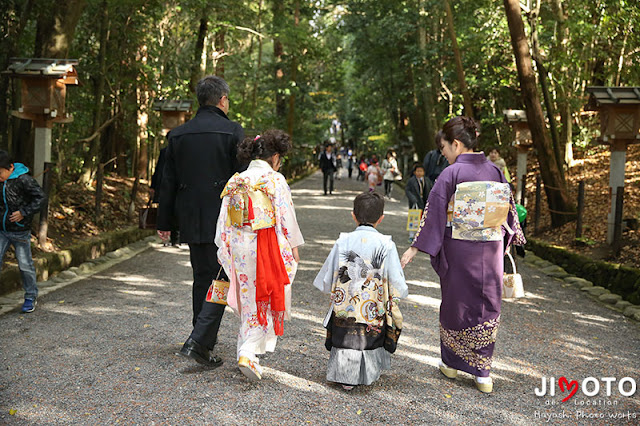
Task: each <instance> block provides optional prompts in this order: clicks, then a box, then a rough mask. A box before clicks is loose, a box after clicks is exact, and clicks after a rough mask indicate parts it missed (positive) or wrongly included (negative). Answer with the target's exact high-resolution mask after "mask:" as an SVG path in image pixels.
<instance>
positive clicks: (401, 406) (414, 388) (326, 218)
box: [0, 173, 640, 424]
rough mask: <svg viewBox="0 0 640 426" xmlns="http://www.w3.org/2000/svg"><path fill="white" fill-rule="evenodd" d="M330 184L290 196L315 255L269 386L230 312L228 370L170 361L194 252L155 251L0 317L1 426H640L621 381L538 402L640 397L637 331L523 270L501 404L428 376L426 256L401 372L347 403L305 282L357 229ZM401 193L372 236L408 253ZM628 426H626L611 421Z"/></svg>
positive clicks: (415, 272)
mask: <svg viewBox="0 0 640 426" xmlns="http://www.w3.org/2000/svg"><path fill="white" fill-rule="evenodd" d="M321 185H322V183H321V175H320V174H319V173H316V174H314V175H313V176H311V177H310V178H308V179H305V180H303V181H301V182H298V183H297V184H295V185H294V186H293V193H294V202H295V204H296V211H297V214H298V218H299V221H300V225H301V228H302V231H303V234H304V236H305V239H306V245H305V246H304V247H303V248H302V249H301V253H300V254H301V257H302V262H301V265H300V269H299V272H298V276H297V277H296V281H295V282H294V284H293V285H294V287H293V289H294V292H293V294H294V299H293V319H292V321H290V322H288V323H286V324H285V335H284V337H283V338H282V339H281V340H280V342H279V344H278V347H277V349H276V352H275V353H273V354H269V355H267V356H265V357H264V358H263V361H262V363H263V364H264V365H265V366H266V369H265V370H266V374H265V377H264V379H263V380H262V381H261V382H259V383H256V384H251V383H248V382H247V381H246V380H245V378H244V377H243V376H242V374H241V373H240V372H239V370H238V369H237V367H236V365H235V363H234V360H235V347H236V334H237V326H238V320H237V319H236V318H235V317H234V316H233V314H231V313H230V312H227V314H226V315H225V317H224V319H223V323H222V328H221V332H220V335H219V342H220V343H219V345H218V346H217V347H216V350H217V353H218V354H219V355H221V356H222V357H223V359H224V360H225V364H224V365H223V366H222V367H220V368H218V369H215V370H207V369H204V368H202V367H200V366H198V365H197V364H195V363H193V362H190V361H189V360H186V359H184V358H182V357H179V356H177V355H176V352H177V351H178V350H179V349H180V346H181V345H182V342H183V341H184V339H186V337H187V336H188V334H189V332H190V328H189V323H190V312H189V311H190V306H191V305H190V295H191V291H190V285H191V277H190V274H191V269H190V266H189V257H188V249H187V248H186V247H183V248H162V247H160V246H156V247H154V248H153V249H151V250H147V251H145V252H143V253H141V254H139V255H137V256H136V257H134V258H132V259H129V260H127V261H124V262H122V263H120V264H119V265H116V266H114V267H112V268H110V269H107V270H105V271H102V272H100V273H98V274H96V275H94V276H92V277H90V278H86V279H84V280H81V281H78V282H76V283H74V284H71V285H69V286H68V287H65V288H62V289H60V290H57V291H55V292H52V293H50V294H48V295H46V296H44V297H41V298H40V300H39V305H38V309H37V310H36V312H35V313H33V314H29V315H21V314H18V313H16V312H11V313H9V314H6V315H3V316H0V329H2V330H4V331H3V332H2V336H1V337H0V362H1V364H0V365H1V368H0V423H7V424H58V423H59V424H114V423H118V422H121V423H126V424H205V423H206V424H261V423H278V424H308V423H311V424H326V423H332V422H336V423H337V422H340V423H351V424H364V423H373V424H389V423H392V424H432V423H438V424H496V423H507V424H531V423H544V422H545V421H546V420H547V417H548V416H562V415H564V416H565V419H558V418H557V417H554V418H552V420H551V421H552V422H554V423H555V422H560V421H562V422H563V423H568V424H584V423H593V424H607V423H611V424H619V423H636V424H638V422H640V390H639V391H637V392H636V393H635V395H633V396H629V397H625V396H621V395H620V394H619V391H618V382H617V381H616V382H615V383H614V386H613V387H612V394H611V396H607V395H606V389H605V388H604V382H601V385H602V389H601V391H600V393H599V394H598V395H596V396H593V397H587V396H585V395H584V394H583V393H582V391H581V390H578V392H577V394H576V395H575V396H574V397H573V398H572V399H570V400H569V401H567V402H561V400H562V398H564V397H565V396H566V395H567V393H566V392H565V393H562V392H561V391H560V390H559V389H557V386H556V396H553V397H552V396H544V397H538V396H536V395H535V394H534V389H535V388H536V387H539V386H540V385H541V378H542V377H547V378H548V377H555V378H556V383H557V378H559V377H561V376H565V377H567V379H569V380H570V381H571V380H578V381H579V382H580V383H582V381H583V380H584V379H585V378H588V377H595V378H597V379H600V378H603V377H615V378H616V379H617V380H620V379H621V378H623V377H631V378H633V379H634V380H635V381H636V382H637V383H638V385H639V386H640V327H639V326H638V323H636V322H633V321H631V320H629V319H627V318H625V317H624V316H622V314H620V313H618V312H615V311H613V310H611V309H610V308H608V307H606V306H604V305H602V304H599V303H597V302H595V301H593V300H591V299H590V298H588V297H587V296H586V295H584V294H583V293H581V292H580V291H579V290H578V289H576V288H574V287H570V286H567V285H565V284H563V283H562V282H560V281H557V280H555V279H553V278H550V277H547V276H546V275H544V274H542V273H541V272H540V271H539V270H537V269H532V268H530V267H528V266H527V265H524V264H523V263H522V262H520V265H521V266H520V272H521V273H522V274H523V278H524V281H525V287H526V289H527V291H528V292H529V294H528V297H527V298H526V299H521V300H519V301H517V302H505V303H504V304H503V313H502V326H501V328H500V331H499V333H498V341H497V344H496V358H495V360H494V369H493V377H494V380H495V382H496V384H495V389H494V393H493V394H491V395H484V394H481V393H480V392H478V391H477V390H476V389H475V387H474V385H473V382H472V380H471V376H469V375H466V374H460V376H459V377H458V378H457V379H456V380H449V379H446V378H445V377H444V376H443V375H442V374H440V372H439V371H438V370H437V368H436V367H435V366H436V365H437V361H438V359H439V337H438V333H439V332H438V306H439V297H440V296H439V294H440V293H439V288H438V284H437V283H438V279H437V276H436V275H435V273H434V272H433V270H432V269H431V267H430V266H429V265H428V257H427V256H426V255H419V256H418V257H417V258H416V259H415V260H414V262H413V263H412V264H410V265H409V266H408V268H407V270H406V276H407V280H408V283H409V291H410V294H411V296H410V297H409V299H408V300H406V301H404V302H402V305H401V308H402V311H403V315H404V318H405V329H404V331H403V334H402V336H401V338H400V344H399V349H398V351H397V352H396V353H395V354H394V355H393V356H392V370H391V371H389V372H387V373H386V374H384V375H383V376H382V377H381V379H380V380H379V381H378V382H376V383H375V384H374V385H372V386H369V387H360V388H356V389H355V390H354V391H351V392H345V391H343V390H342V389H341V388H339V387H337V386H336V385H333V384H330V383H327V382H326V380H325V368H326V362H327V359H328V352H327V351H326V350H325V349H324V346H323V339H324V330H323V328H322V325H321V323H322V319H323V317H324V314H325V312H326V310H327V307H328V299H327V297H326V296H325V295H323V294H322V293H320V292H319V291H317V290H316V289H315V288H314V287H313V286H312V284H311V283H312V280H313V278H314V277H315V274H316V273H317V271H318V270H319V268H320V266H321V265H322V262H323V261H324V259H325V257H326V256H327V254H328V253H329V251H330V249H331V247H332V244H333V242H334V241H335V239H336V238H337V237H338V234H339V232H342V231H351V230H352V229H353V228H354V224H353V222H352V220H351V217H350V211H351V207H352V200H353V198H354V196H355V195H356V194H357V193H358V191H360V190H363V189H364V188H365V184H364V183H362V182H355V180H351V181H350V180H346V179H343V180H339V181H336V187H337V190H336V195H334V196H332V197H324V196H322V195H321ZM394 191H395V194H394V196H395V197H397V199H394V200H393V201H387V203H386V204H387V205H386V208H385V210H386V214H385V219H384V221H383V222H382V224H381V225H380V227H379V230H380V231H381V232H383V233H388V234H392V235H393V237H394V241H396V244H397V245H398V248H399V250H400V251H401V252H402V251H404V250H405V249H406V248H407V247H408V242H407V233H406V232H405V231H404V226H405V221H406V200H405V199H404V197H403V194H401V191H400V189H399V188H397V187H396V188H395V189H394ZM592 388H593V385H592V384H591V385H588V386H587V390H588V391H589V390H591V389H592ZM629 388H630V385H629V383H627V384H626V388H625V389H624V390H625V391H628V390H629ZM587 402H589V403H596V404H598V405H595V406H593V405H584V404H585V403H587ZM609 404H612V405H609ZM613 404H615V405H613ZM580 413H582V415H585V416H601V415H602V416H604V418H595V419H594V418H587V417H580V415H581V414H580ZM627 413H629V415H630V416H631V418H630V419H629V418H623V419H612V418H610V416H613V415H622V414H625V415H626V414H627ZM634 415H635V416H636V418H635V419H634V418H633V416H634ZM567 416H568V417H567Z"/></svg>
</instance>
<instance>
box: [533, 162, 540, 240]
mask: <svg viewBox="0 0 640 426" xmlns="http://www.w3.org/2000/svg"><path fill="white" fill-rule="evenodd" d="M541 195H542V179H540V175H539V174H537V175H536V215H535V217H534V226H533V233H534V234H538V229H539V228H540V197H541Z"/></svg>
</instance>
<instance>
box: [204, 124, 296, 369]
mask: <svg viewBox="0 0 640 426" xmlns="http://www.w3.org/2000/svg"><path fill="white" fill-rule="evenodd" d="M290 149H291V139H290V138H289V135H287V134H286V133H284V132H282V131H280V130H269V131H267V132H265V133H264V134H262V135H259V136H257V137H256V138H255V139H251V138H249V139H245V140H244V141H243V142H242V143H241V144H240V145H239V146H238V159H239V160H240V161H244V162H246V161H248V160H251V163H250V164H249V167H248V168H247V170H246V171H244V172H242V173H240V174H238V173H236V174H235V175H234V176H233V177H232V178H231V179H230V180H229V182H227V185H226V187H225V189H224V191H223V192H222V195H221V197H222V208H221V210H220V216H219V217H218V225H217V233H216V238H215V243H216V245H217V246H218V247H219V248H218V259H219V260H220V263H221V264H222V266H223V268H224V270H225V272H226V273H227V276H229V281H230V286H229V294H228V296H227V303H228V305H229V307H231V309H233V311H234V312H235V313H236V314H237V315H238V316H239V317H240V333H239V334H238V353H237V357H238V367H239V368H240V371H242V373H243V374H244V375H245V376H247V377H248V378H249V379H250V380H260V379H261V378H262V369H261V368H260V365H259V360H258V358H257V355H259V354H264V353H265V352H266V351H269V352H273V350H274V349H275V346H276V341H277V336H281V335H282V334H283V330H284V329H283V320H284V319H287V320H288V319H289V315H290V310H291V283H292V282H293V279H294V277H295V274H296V270H297V266H298V262H299V256H298V246H300V245H302V244H303V243H304V240H303V238H302V234H301V233H300V228H299V227H298V222H297V220H296V214H295V211H294V208H293V201H292V200H291V190H290V189H289V185H288V184H287V181H286V179H285V178H284V176H282V175H281V174H280V173H278V169H279V168H280V166H281V165H282V157H283V156H284V155H285V154H286V153H287V152H288V151H289V150H290Z"/></svg>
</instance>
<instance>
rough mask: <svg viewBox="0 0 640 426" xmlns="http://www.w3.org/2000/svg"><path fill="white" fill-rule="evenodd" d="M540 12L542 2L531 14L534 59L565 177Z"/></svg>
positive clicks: (555, 150)
mask: <svg viewBox="0 0 640 426" xmlns="http://www.w3.org/2000/svg"><path fill="white" fill-rule="evenodd" d="M539 13H540V3H538V6H537V8H536V9H535V10H532V11H531V13H530V14H529V25H530V26H531V47H532V51H533V60H534V61H536V66H537V67H538V75H539V76H540V88H541V89H542V97H543V99H544V107H545V108H546V110H547V119H548V120H549V127H550V129H551V142H552V145H553V153H554V154H555V156H556V161H557V163H558V165H560V169H559V170H560V173H561V174H562V178H563V179H564V169H563V167H562V164H563V158H562V153H561V151H562V149H561V148H560V138H559V137H558V128H557V125H556V114H555V109H554V108H553V102H552V100H551V92H550V91H549V74H548V73H547V68H546V67H545V66H544V62H543V61H542V57H541V55H540V49H539V46H538V26H537V19H538V14H539Z"/></svg>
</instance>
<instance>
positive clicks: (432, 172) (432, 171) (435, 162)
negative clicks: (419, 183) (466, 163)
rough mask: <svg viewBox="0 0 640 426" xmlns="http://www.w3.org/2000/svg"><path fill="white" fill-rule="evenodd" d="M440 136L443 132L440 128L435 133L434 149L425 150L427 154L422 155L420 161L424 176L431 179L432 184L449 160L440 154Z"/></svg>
mask: <svg viewBox="0 0 640 426" xmlns="http://www.w3.org/2000/svg"><path fill="white" fill-rule="evenodd" d="M442 136H443V133H442V130H440V131H439V132H438V133H437V134H436V149H433V150H431V151H429V152H427V155H425V156H424V161H423V162H422V165H423V166H424V173H425V176H427V178H428V179H429V180H431V183H432V184H434V183H436V179H438V176H440V173H442V171H443V170H444V169H445V168H446V167H447V166H448V165H449V162H448V161H447V159H446V157H445V156H444V155H442V152H441V150H440V148H439V147H440V146H442Z"/></svg>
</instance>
